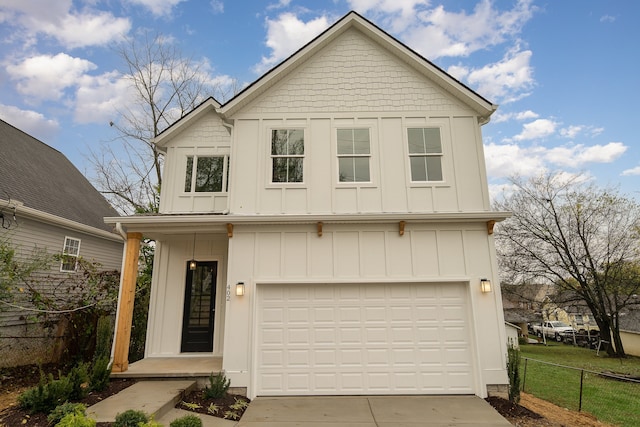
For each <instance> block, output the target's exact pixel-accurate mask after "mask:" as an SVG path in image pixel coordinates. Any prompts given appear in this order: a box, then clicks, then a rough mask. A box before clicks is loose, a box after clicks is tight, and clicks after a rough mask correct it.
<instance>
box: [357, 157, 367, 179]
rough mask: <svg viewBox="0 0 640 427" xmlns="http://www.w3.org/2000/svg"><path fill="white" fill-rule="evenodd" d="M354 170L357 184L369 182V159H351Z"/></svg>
mask: <svg viewBox="0 0 640 427" xmlns="http://www.w3.org/2000/svg"><path fill="white" fill-rule="evenodd" d="M353 163H354V169H355V181H357V182H369V181H370V178H369V158H368V157H355V158H354V159H353Z"/></svg>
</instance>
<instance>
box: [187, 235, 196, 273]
mask: <svg viewBox="0 0 640 427" xmlns="http://www.w3.org/2000/svg"><path fill="white" fill-rule="evenodd" d="M196 267H198V263H197V262H196V233H193V250H192V251H191V261H189V270H195V269H196Z"/></svg>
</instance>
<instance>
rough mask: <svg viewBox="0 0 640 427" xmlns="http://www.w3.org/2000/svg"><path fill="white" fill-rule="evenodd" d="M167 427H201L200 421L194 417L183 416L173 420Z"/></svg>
mask: <svg viewBox="0 0 640 427" xmlns="http://www.w3.org/2000/svg"><path fill="white" fill-rule="evenodd" d="M169 427H202V420H201V419H200V418H198V417H197V416H195V415H185V416H184V417H180V418H177V419H175V420H173V421H172V422H171V424H169Z"/></svg>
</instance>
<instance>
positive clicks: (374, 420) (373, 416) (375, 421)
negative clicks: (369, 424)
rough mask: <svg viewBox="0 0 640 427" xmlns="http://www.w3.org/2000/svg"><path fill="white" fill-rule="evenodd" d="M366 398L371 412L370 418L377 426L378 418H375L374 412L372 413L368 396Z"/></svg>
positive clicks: (377, 426)
mask: <svg viewBox="0 0 640 427" xmlns="http://www.w3.org/2000/svg"><path fill="white" fill-rule="evenodd" d="M366 399H367V405H369V411H370V412H371V419H372V420H373V423H374V424H375V425H376V427H379V425H378V420H376V414H374V413H373V408H372V407H371V399H370V398H368V397H367V398H366Z"/></svg>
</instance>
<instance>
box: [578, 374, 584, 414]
mask: <svg viewBox="0 0 640 427" xmlns="http://www.w3.org/2000/svg"><path fill="white" fill-rule="evenodd" d="M583 382H584V369H580V404H579V405H578V412H580V411H582V383H583Z"/></svg>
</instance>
